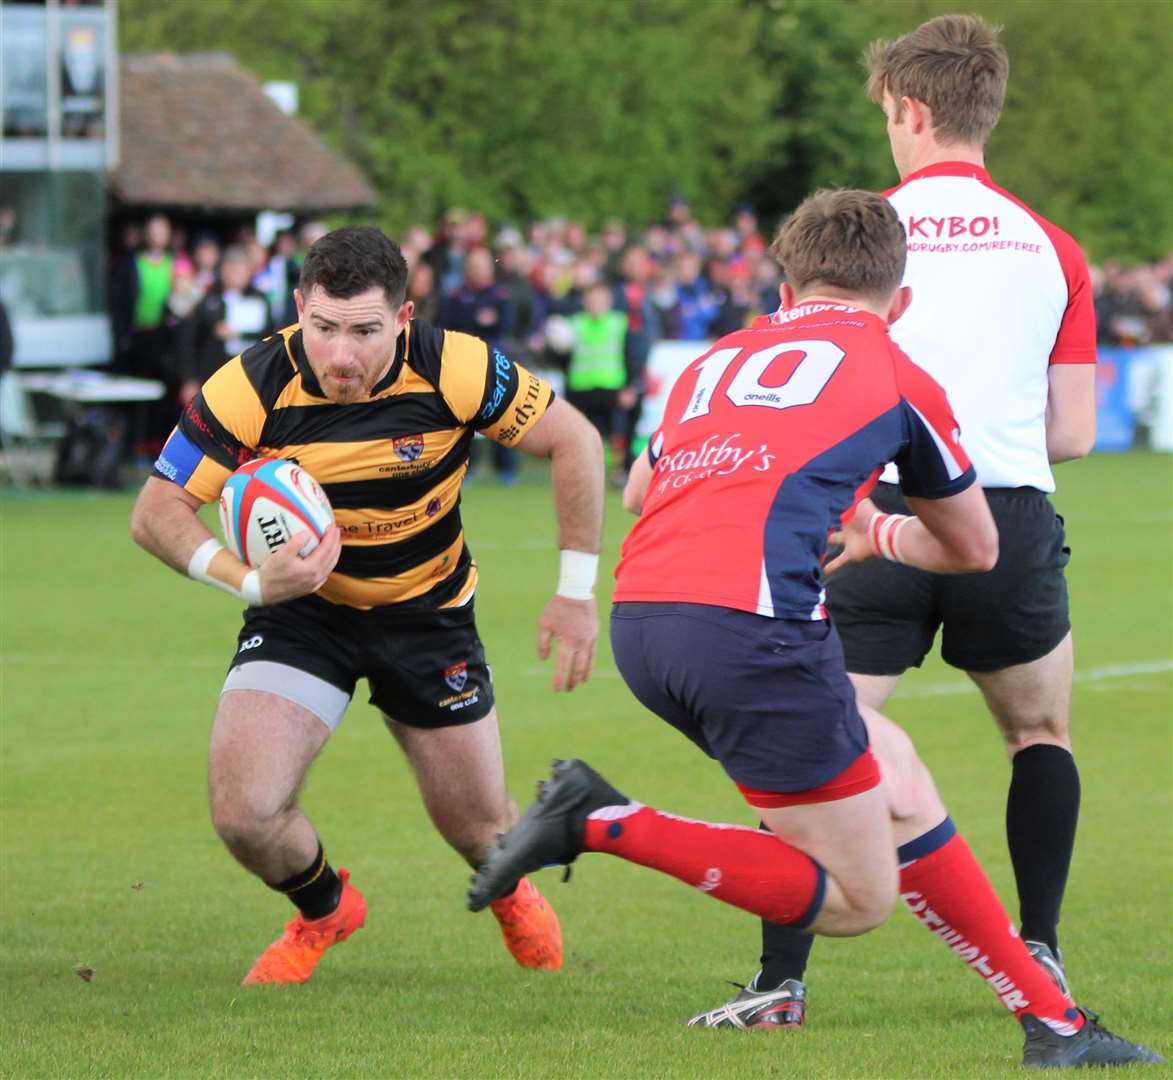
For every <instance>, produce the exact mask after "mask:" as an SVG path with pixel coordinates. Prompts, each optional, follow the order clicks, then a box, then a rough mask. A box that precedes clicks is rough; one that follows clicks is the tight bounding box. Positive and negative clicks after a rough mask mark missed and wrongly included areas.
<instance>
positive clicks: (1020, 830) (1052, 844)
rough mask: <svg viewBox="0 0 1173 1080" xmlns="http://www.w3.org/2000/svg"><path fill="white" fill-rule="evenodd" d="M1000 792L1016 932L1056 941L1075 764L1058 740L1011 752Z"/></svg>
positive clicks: (1075, 804) (1070, 846)
mask: <svg viewBox="0 0 1173 1080" xmlns="http://www.w3.org/2000/svg"><path fill="white" fill-rule="evenodd" d="M1011 768H1012V775H1011V780H1010V793H1009V795H1008V796H1007V798H1006V839H1007V842H1008V843H1009V845H1010V861H1011V862H1012V863H1013V864H1014V879H1015V881H1016V882H1017V884H1018V903H1019V915H1020V917H1021V919H1022V936H1023V938H1025V939H1026V940H1027V941H1041V942H1044V943H1045V944H1047V945H1049V946H1050V947H1051V948H1052V949H1057V948H1058V947H1059V937H1058V929H1057V928H1058V925H1059V907H1060V905H1061V904H1062V903H1063V890H1064V889H1065V888H1066V886H1067V871H1068V870H1069V869H1070V867H1071V853H1072V851H1073V850H1074V848H1075V825H1076V822H1077V821H1078V820H1079V770H1078V769H1077V768H1076V767H1075V758H1073V757H1072V756H1071V754H1070V753H1069V752H1068V751H1067V750H1064V749H1063V748H1062V747H1061V746H1050V745H1045V744H1041V743H1039V744H1036V745H1034V746H1028V747H1027V748H1026V749H1025V750H1020V751H1019V752H1018V753H1017V754H1015V755H1014V760H1013V763H1012V766H1011Z"/></svg>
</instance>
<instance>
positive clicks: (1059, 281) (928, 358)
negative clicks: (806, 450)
mask: <svg viewBox="0 0 1173 1080" xmlns="http://www.w3.org/2000/svg"><path fill="white" fill-rule="evenodd" d="M887 197H888V199H889V201H891V203H892V205H893V206H894V207H895V208H896V212H897V213H898V214H899V215H900V220H901V222H902V223H903V224H904V230H905V233H906V234H907V236H908V265H907V268H906V270H905V274H904V284H905V285H909V286H911V287H912V293H913V298H912V305H911V307H909V309H908V311H906V312H905V313H904V315H903V316H901V318H900V319H899V320H897V321H896V322H895V323H894V324H893V325H892V328H891V333H892V337H893V339H894V340H895V341H896V343H897V344H898V345H899V346H900V347H901V349H903V350H904V351H905V352H906V353H908V355H909V356H910V357H911V358H912V359H913V360H914V361H915V362H916V363H917V364H918V365H920V366H921V367H923V368H924V369H925V370H926V371H928V372H929V373H930V374H931V375H932V376H933V377H934V378H935V379H936V380H937V381H938V382H939V383H940V384H941V385H942V386H943V387H944V388H945V391H946V393H947V394H948V395H949V401H950V404H951V405H952V407H953V410H954V412H955V413H956V415H957V419H958V421H959V423H960V425H961V438H962V442H963V443H964V444H965V448H966V450H967V451H968V453H969V456H970V458H971V459H972V460H973V464H974V466H975V468H976V469H977V476H978V482H979V483H980V484H981V485H982V486H983V487H1033V488H1038V489H1039V490H1040V491H1054V490H1055V481H1054V478H1053V477H1052V475H1051V467H1050V463H1049V462H1048V460H1047V435H1046V410H1047V391H1048V373H1049V368H1050V366H1051V365H1052V364H1094V363H1095V360H1096V321H1095V309H1094V306H1093V298H1092V288H1091V282H1090V281H1089V279H1088V272H1087V262H1086V260H1085V259H1084V257H1083V253H1082V252H1081V251H1080V249H1079V245H1078V244H1077V243H1076V242H1075V241H1074V240H1073V239H1072V238H1071V237H1070V236H1068V235H1067V233H1065V232H1063V230H1062V229H1059V228H1057V227H1056V226H1054V225H1052V224H1051V223H1050V222H1049V221H1047V220H1046V219H1044V218H1042V217H1040V216H1039V215H1038V214H1036V213H1035V212H1034V211H1033V210H1031V209H1030V207H1028V206H1026V205H1025V204H1024V203H1022V202H1021V201H1020V200H1018V199H1016V198H1015V197H1014V196H1013V195H1011V194H1010V193H1009V192H1007V191H1004V190H1002V188H999V187H997V186H996V185H995V184H994V183H993V181H992V180H991V179H990V174H989V173H988V172H986V170H985V169H983V168H982V167H981V166H980V165H972V164H967V163H963V162H942V163H939V164H936V165H930V166H928V167H927V168H924V169H921V170H919V171H918V172H915V173H912V174H910V175H909V176H907V177H905V179H904V181H903V182H902V183H901V184H900V186H899V187H896V188H893V189H892V190H891V191H889V192H887ZM883 479H884V480H886V481H891V482H893V483H895V482H896V479H897V476H896V470H895V468H894V467H893V466H889V467H888V469H887V470H886V471H885V473H884V477H883Z"/></svg>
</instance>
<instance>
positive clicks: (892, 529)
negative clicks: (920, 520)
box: [868, 510, 914, 564]
mask: <svg viewBox="0 0 1173 1080" xmlns="http://www.w3.org/2000/svg"><path fill="white" fill-rule="evenodd" d="M913 520H914V519H913V517H912V516H911V515H909V514H885V513H884V512H883V511H881V510H877V511H876V512H875V513H874V514H872V516H871V517H870V518H869V519H868V540H869V541H870V542H871V546H872V550H873V551H874V552H875V553H876V554H877V555H879V556H880V557H881V558H882V559H888V560H890V561H891V562H898V563H906V564H907V562H908V559H907V558H905V555H904V552H903V551H902V550H901V549H900V534H901V533H902V532H903V531H904V530H905V529H906V528H907V527H908V525H909V523H910V522H911V521H913Z"/></svg>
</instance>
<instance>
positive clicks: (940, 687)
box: [896, 660, 1173, 697]
mask: <svg viewBox="0 0 1173 1080" xmlns="http://www.w3.org/2000/svg"><path fill="white" fill-rule="evenodd" d="M1169 671H1173V660H1138V661H1136V662H1135V663H1132V664H1105V665H1103V666H1102V667H1094V668H1088V669H1087V670H1086V671H1077V672H1076V673H1075V682H1076V683H1098V682H1105V681H1107V680H1108V679H1123V678H1128V677H1129V676H1132V675H1163V674H1165V673H1166V672H1169ZM971 691H972V692H974V693H976V692H977V687H976V686H975V685H974V684H973V683H972V682H969V681H966V682H960V681H956V682H938V683H926V684H925V685H924V686H916V685H909V686H903V687H900V688H898V689H897V691H896V695H897V696H900V697H953V696H957V695H961V694H968V693H970V692H971Z"/></svg>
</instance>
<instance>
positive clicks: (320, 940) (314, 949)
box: [241, 869, 557, 986]
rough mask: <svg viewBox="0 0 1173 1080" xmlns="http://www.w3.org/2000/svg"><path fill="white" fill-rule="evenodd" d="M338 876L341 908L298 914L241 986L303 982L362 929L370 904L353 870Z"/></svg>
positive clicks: (264, 953) (339, 872) (254, 965)
mask: <svg viewBox="0 0 1173 1080" xmlns="http://www.w3.org/2000/svg"><path fill="white" fill-rule="evenodd" d="M338 876H339V877H340V878H341V879H342V898H341V899H340V900H339V901H338V907H336V908H335V909H334V910H333V911H332V912H331V913H330V914H329V915H327V916H325V917H324V918H321V919H306V918H304V917H303V916H302V914H301V912H298V914H297V917H296V918H295V919H292V920H290V921H289V922H287V923H286V924H285V933H284V934H282V935H281V937H279V938H278V939H277V940H276V941H274V942H273V944H272V945H270V946H269V947H268V948H267V949H266V950H265V951H264V952H263V953H261V955H260V957H259V958H258V960H257V962H256V963H255V964H253V967H252V970H251V971H250V972H249V973H248V974H247V975H246V976H245V977H244V981H243V983H242V984H241V985H243V986H256V985H258V984H261V983H303V982H305V981H306V979H308V978H309V977H310V976H311V975H312V974H313V972H314V968H315V967H317V966H318V961H319V960H321V959H322V954H323V953H324V952H325V951H326V950H327V949H328V948H330V946H331V945H337V944H338V943H339V942H341V941H345V940H346V939H347V938H348V937H350V935H351V934H353V933H354V932H355V931H356V930H360V929H362V925H363V923H364V922H366V918H367V902H366V900H364V899H363V894H362V893H360V892H359V891H358V889H356V888H355V887H354V886H353V885H351V884H350V872H349V871H347V870H342V869H339V871H338ZM555 926H557V923H555Z"/></svg>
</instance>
